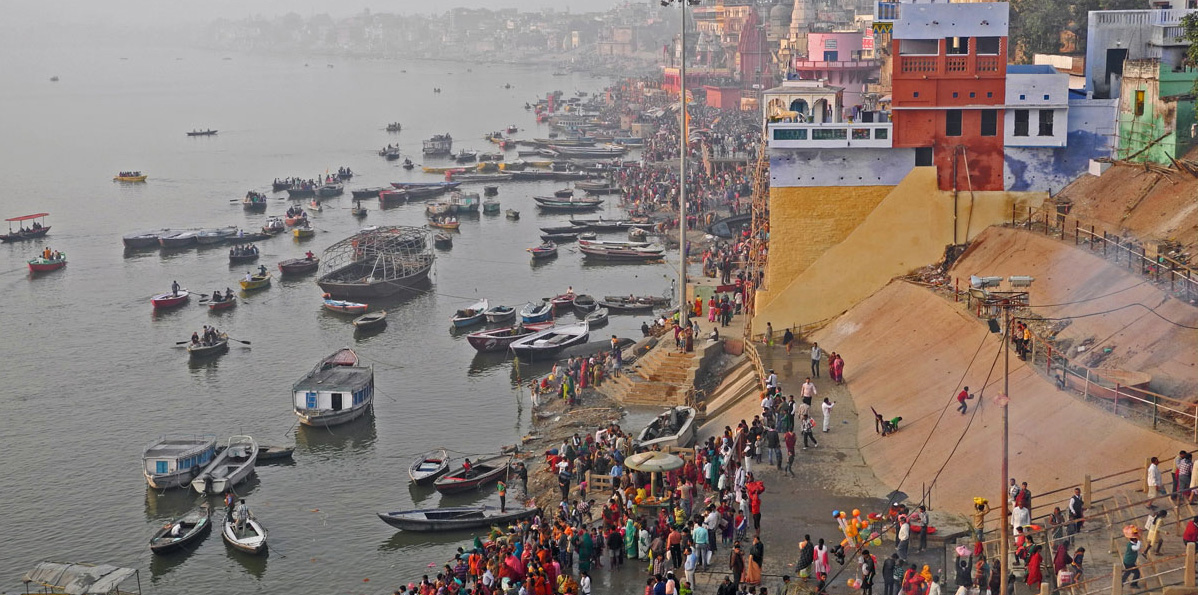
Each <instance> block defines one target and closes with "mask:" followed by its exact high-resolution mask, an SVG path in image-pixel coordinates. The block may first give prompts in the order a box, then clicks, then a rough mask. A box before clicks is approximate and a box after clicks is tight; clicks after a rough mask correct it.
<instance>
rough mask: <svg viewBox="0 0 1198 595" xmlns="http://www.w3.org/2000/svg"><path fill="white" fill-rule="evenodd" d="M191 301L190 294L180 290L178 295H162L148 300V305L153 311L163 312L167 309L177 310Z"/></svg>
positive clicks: (168, 293)
mask: <svg viewBox="0 0 1198 595" xmlns="http://www.w3.org/2000/svg"><path fill="white" fill-rule="evenodd" d="M189 299H191V293H189V292H188V291H187V290H186V289H180V290H179V293H171V292H169V291H168V292H167V293H163V294H160V295H156V296H154V297H152V298H150V304H151V305H152V306H154V309H155V310H165V309H167V308H177V307H179V306H182V305H183V304H186V303H187V300H189Z"/></svg>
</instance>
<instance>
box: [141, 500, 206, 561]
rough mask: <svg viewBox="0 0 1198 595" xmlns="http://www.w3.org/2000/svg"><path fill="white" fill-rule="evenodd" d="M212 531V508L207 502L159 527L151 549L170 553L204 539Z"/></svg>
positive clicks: (155, 551)
mask: <svg viewBox="0 0 1198 595" xmlns="http://www.w3.org/2000/svg"><path fill="white" fill-rule="evenodd" d="M211 532H212V510H211V509H210V508H208V503H207V502H205V503H203V504H201V505H200V506H199V507H197V508H193V509H191V510H190V511H188V512H187V513H186V514H184V515H183V516H181V517H178V518H176V519H173V520H171V522H169V523H167V524H166V525H164V526H163V527H162V528H160V529H158V531H156V532H155V533H154V536H153V537H151V538H150V551H151V552H154V553H155V554H159V555H162V554H169V553H171V552H174V551H177V550H181V549H184V548H186V547H187V546H189V545H192V544H196V543H199V542H201V541H203V540H204V538H205V537H207V536H208V534H209V533H211Z"/></svg>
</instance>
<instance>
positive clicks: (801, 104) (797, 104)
mask: <svg viewBox="0 0 1198 595" xmlns="http://www.w3.org/2000/svg"><path fill="white" fill-rule="evenodd" d="M790 111H792V112H797V113H798V114H799V115H801V116H806V115H807V102H806V101H804V100H802V99H796V100H794V101H792V102H790Z"/></svg>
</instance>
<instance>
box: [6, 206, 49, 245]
mask: <svg viewBox="0 0 1198 595" xmlns="http://www.w3.org/2000/svg"><path fill="white" fill-rule="evenodd" d="M49 214H50V213H34V214H32V215H21V216H20V217H12V218H10V219H5V221H7V222H8V233H6V234H0V242H20V241H24V240H32V239H36V238H41V237H45V236H46V234H48V233H50V226H49V225H46V224H45V222H46V217H47V216H48V215H49ZM30 220H32V221H33V224H32V225H30V226H29V227H25V225H24V224H23V223H22V222H23V221H30ZM13 223H17V230H16V231H13V229H12V224H13Z"/></svg>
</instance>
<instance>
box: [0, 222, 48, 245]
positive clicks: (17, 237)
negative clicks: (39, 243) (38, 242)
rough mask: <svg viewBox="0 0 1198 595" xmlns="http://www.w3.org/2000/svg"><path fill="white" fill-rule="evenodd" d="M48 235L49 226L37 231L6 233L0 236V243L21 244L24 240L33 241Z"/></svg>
mask: <svg viewBox="0 0 1198 595" xmlns="http://www.w3.org/2000/svg"><path fill="white" fill-rule="evenodd" d="M48 233H50V226H49V225H47V226H45V227H42V228H39V229H27V230H25V231H19V232H16V233H6V234H3V235H0V242H21V241H24V240H34V239H37V238H41V237H45V236H46V234H48Z"/></svg>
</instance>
